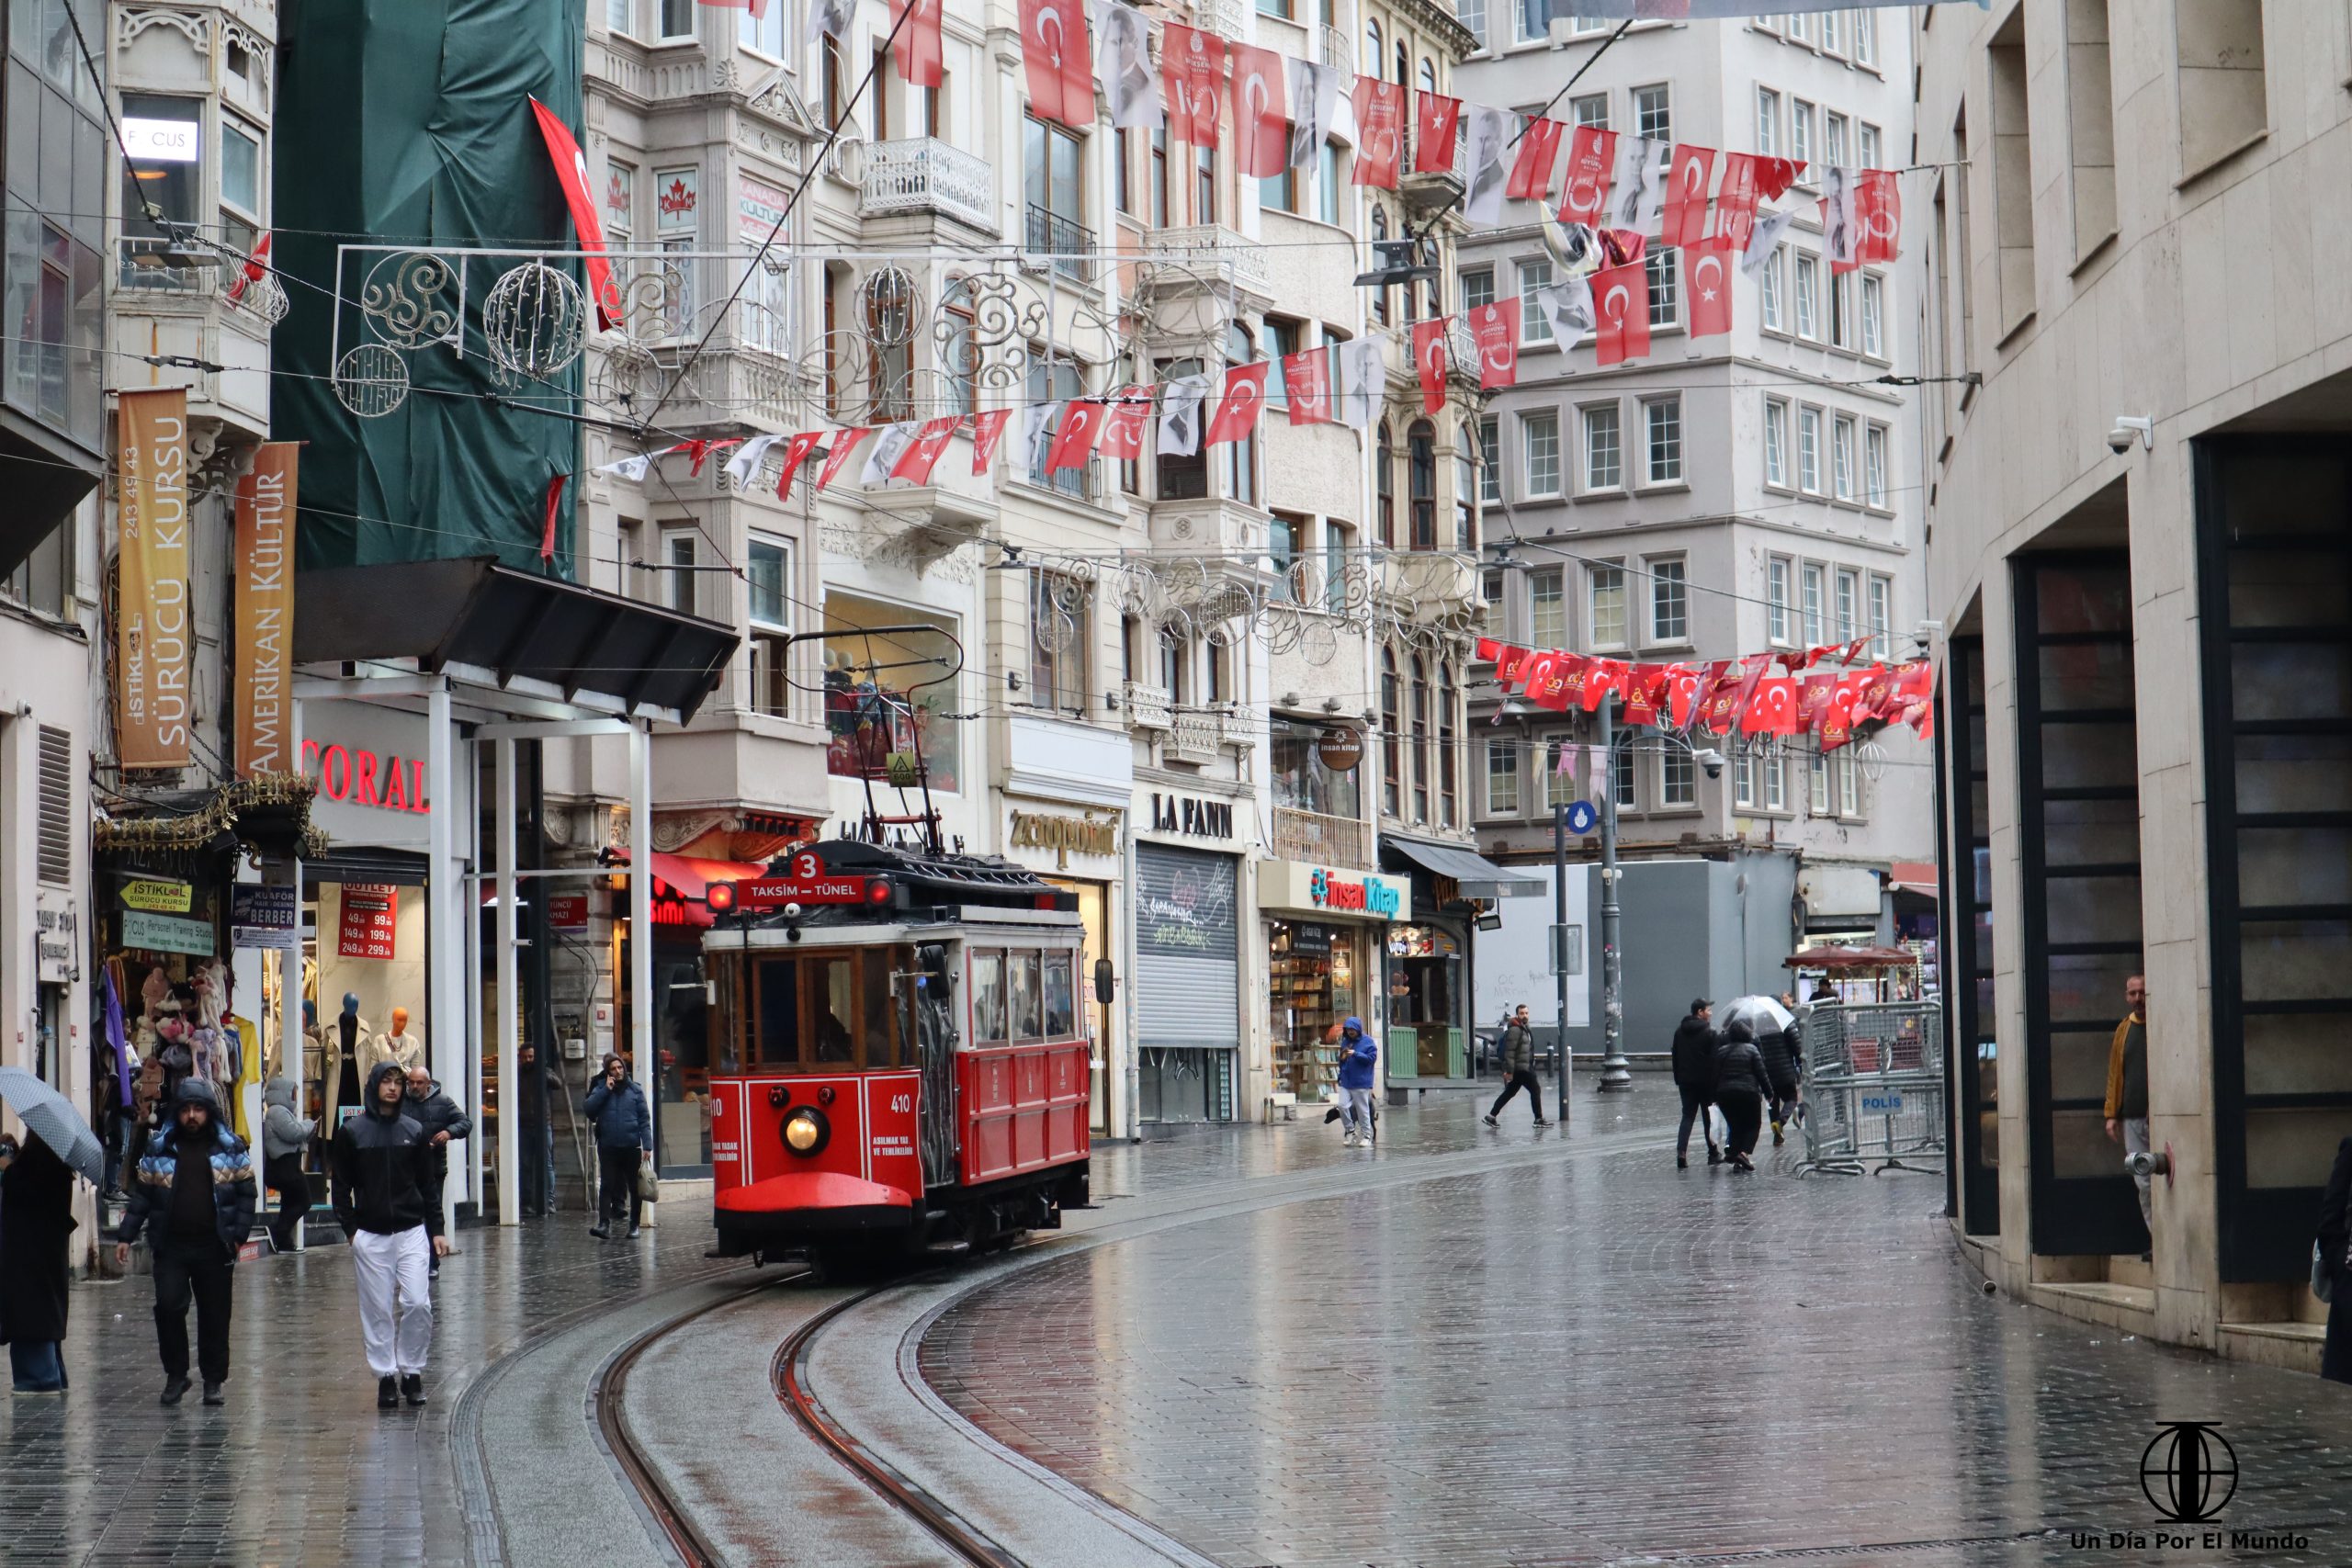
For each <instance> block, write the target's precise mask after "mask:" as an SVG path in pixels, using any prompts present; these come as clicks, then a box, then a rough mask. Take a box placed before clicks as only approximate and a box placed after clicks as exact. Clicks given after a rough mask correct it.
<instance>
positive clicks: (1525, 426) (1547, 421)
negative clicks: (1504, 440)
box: [1519, 409, 1560, 496]
mask: <svg viewBox="0 0 2352 1568" xmlns="http://www.w3.org/2000/svg"><path fill="white" fill-rule="evenodd" d="M1519 443H1520V449H1521V454H1522V462H1523V465H1524V468H1525V479H1526V487H1527V493H1528V494H1529V495H1531V496H1544V495H1557V494H1559V493H1560V416H1559V414H1558V413H1557V412H1555V411H1553V410H1550V409H1546V410H1544V412H1541V413H1529V414H1521V416H1520V421H1519Z"/></svg>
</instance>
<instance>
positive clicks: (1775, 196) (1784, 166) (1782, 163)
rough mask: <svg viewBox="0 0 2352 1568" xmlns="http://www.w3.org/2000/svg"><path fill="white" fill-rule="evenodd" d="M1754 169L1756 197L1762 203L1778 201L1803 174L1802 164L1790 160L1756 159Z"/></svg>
mask: <svg viewBox="0 0 2352 1568" xmlns="http://www.w3.org/2000/svg"><path fill="white" fill-rule="evenodd" d="M1755 169H1756V195H1757V197H1758V198H1759V199H1760V200H1764V201H1778V200H1780V199H1781V197H1784V196H1786V195H1788V193H1789V187H1790V186H1792V185H1794V184H1796V183H1797V176H1798V175H1802V174H1804V164H1803V163H1802V162H1799V161H1797V160H1794V159H1790V158H1758V159H1757V160H1756V161H1755Z"/></svg>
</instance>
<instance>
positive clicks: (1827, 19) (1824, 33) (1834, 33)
mask: <svg viewBox="0 0 2352 1568" xmlns="http://www.w3.org/2000/svg"><path fill="white" fill-rule="evenodd" d="M1841 19H1842V18H1840V17H1838V13H1837V12H1835V11H1824V12H1822V13H1821V51H1822V52H1823V53H1824V54H1843V53H1844V52H1845V40H1844V38H1843V36H1842V35H1843V29H1841V28H1839V27H1838V22H1839V21H1840V20H1841Z"/></svg>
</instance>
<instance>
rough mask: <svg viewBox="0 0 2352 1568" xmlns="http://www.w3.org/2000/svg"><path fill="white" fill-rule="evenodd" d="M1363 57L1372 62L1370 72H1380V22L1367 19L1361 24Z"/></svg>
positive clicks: (1376, 73) (1376, 74) (1377, 73)
mask: <svg viewBox="0 0 2352 1568" xmlns="http://www.w3.org/2000/svg"><path fill="white" fill-rule="evenodd" d="M1363 57H1364V58H1365V59H1366V60H1369V61H1371V62H1372V73H1373V74H1374V76H1375V77H1376V76H1378V75H1379V74H1380V24H1379V23H1378V22H1374V21H1367V22H1365V23H1364V25H1363Z"/></svg>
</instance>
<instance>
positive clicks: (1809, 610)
mask: <svg viewBox="0 0 2352 1568" xmlns="http://www.w3.org/2000/svg"><path fill="white" fill-rule="evenodd" d="M1798 581H1799V582H1800V583H1801V584H1802V585H1803V586H1802V589H1801V597H1800V598H1799V599H1798V601H1797V603H1798V605H1799V607H1800V608H1801V609H1802V610H1803V611H1804V640H1805V646H1807V647H1808V648H1818V647H1819V646H1821V639H1822V633H1823V631H1824V629H1825V628H1824V626H1823V624H1822V619H1821V611H1822V604H1821V595H1822V591H1823V583H1822V572H1821V568H1819V567H1817V566H1815V565H1814V564H1813V563H1812V562H1810V561H1808V562H1806V563H1805V567H1804V571H1803V572H1802V573H1801V574H1800V575H1799V577H1798Z"/></svg>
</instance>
